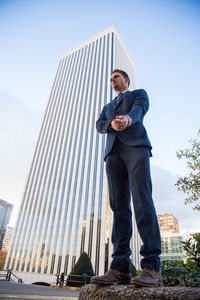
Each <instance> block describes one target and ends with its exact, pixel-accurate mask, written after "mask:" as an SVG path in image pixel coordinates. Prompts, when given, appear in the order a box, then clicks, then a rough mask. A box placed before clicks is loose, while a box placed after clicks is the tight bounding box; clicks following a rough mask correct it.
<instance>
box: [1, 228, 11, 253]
mask: <svg viewBox="0 0 200 300" xmlns="http://www.w3.org/2000/svg"><path fill="white" fill-rule="evenodd" d="M13 231H14V228H13V227H10V226H7V227H6V228H5V229H3V235H4V238H3V242H2V248H1V249H2V250H6V251H8V249H9V246H10V242H11V239H12V235H13Z"/></svg>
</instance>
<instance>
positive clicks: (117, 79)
mask: <svg viewBox="0 0 200 300" xmlns="http://www.w3.org/2000/svg"><path fill="white" fill-rule="evenodd" d="M110 81H111V84H112V87H113V89H114V90H115V92H117V93H118V94H119V93H121V92H123V91H126V90H127V89H128V78H125V77H124V76H123V75H122V74H121V73H118V72H115V73H113V74H112V75H111V77H110Z"/></svg>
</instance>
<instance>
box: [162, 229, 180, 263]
mask: <svg viewBox="0 0 200 300" xmlns="http://www.w3.org/2000/svg"><path fill="white" fill-rule="evenodd" d="M183 241H185V237H184V236H183V235H182V234H180V233H173V232H166V231H161V242H162V253H161V256H160V258H161V260H169V261H180V260H184V259H185V251H184V249H183V244H182V242H183Z"/></svg>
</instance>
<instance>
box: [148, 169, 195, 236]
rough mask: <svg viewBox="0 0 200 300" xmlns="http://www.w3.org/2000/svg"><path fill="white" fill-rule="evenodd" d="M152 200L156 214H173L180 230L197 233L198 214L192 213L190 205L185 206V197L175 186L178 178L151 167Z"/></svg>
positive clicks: (164, 170) (163, 170)
mask: <svg viewBox="0 0 200 300" xmlns="http://www.w3.org/2000/svg"><path fill="white" fill-rule="evenodd" d="M151 171H152V182H153V198H154V203H155V206H156V211H157V214H164V213H169V214H173V215H174V216H175V217H176V218H177V219H178V221H179V227H180V229H181V230H183V229H187V230H191V231H198V230H199V228H200V212H197V211H194V210H193V209H192V205H185V204H184V198H185V195H184V194H183V193H182V192H179V191H178V190H177V188H176V186H175V183H176V181H177V179H178V177H181V175H173V174H172V173H170V172H169V171H168V170H166V169H164V168H161V167H159V166H155V165H152V167H151Z"/></svg>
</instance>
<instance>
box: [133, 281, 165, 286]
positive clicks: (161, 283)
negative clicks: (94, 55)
mask: <svg viewBox="0 0 200 300" xmlns="http://www.w3.org/2000/svg"><path fill="white" fill-rule="evenodd" d="M131 284H134V285H137V286H145V287H159V286H160V287H162V286H164V284H163V282H158V284H156V285H155V284H154V285H153V284H145V283H142V282H141V283H140V282H137V281H131Z"/></svg>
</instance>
